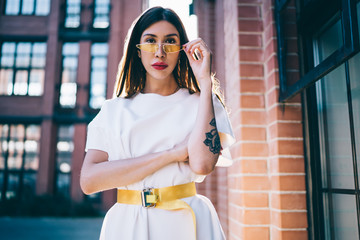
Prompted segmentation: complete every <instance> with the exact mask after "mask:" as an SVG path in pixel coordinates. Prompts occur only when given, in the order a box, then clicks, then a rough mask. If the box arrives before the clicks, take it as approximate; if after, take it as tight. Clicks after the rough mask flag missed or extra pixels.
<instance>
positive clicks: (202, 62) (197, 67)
mask: <svg viewBox="0 0 360 240" xmlns="http://www.w3.org/2000/svg"><path fill="white" fill-rule="evenodd" d="M184 52H185V53H186V56H187V57H188V59H189V62H190V66H191V68H192V70H193V72H194V75H195V77H196V79H197V80H198V82H199V84H200V88H202V89H204V88H210V89H211V57H212V54H211V51H210V49H209V48H208V46H207V45H206V43H205V42H204V41H203V40H202V39H201V38H198V39H195V40H193V41H190V42H188V43H186V44H185V45H184ZM195 55H196V56H197V58H198V59H196V58H195Z"/></svg>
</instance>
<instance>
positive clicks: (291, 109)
mask: <svg viewBox="0 0 360 240" xmlns="http://www.w3.org/2000/svg"><path fill="white" fill-rule="evenodd" d="M267 114H268V120H269V123H271V122H273V121H277V120H285V121H291V120H295V121H299V120H302V112H301V106H292V105H284V104H279V105H278V106H276V107H273V108H271V109H270V110H269V111H268V112H267Z"/></svg>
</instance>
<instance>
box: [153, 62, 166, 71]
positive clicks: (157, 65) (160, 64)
mask: <svg viewBox="0 0 360 240" xmlns="http://www.w3.org/2000/svg"><path fill="white" fill-rule="evenodd" d="M151 66H152V67H153V68H155V69H156V70H164V69H165V68H167V67H168V65H167V64H166V63H164V62H156V63H154V64H153V65H151Z"/></svg>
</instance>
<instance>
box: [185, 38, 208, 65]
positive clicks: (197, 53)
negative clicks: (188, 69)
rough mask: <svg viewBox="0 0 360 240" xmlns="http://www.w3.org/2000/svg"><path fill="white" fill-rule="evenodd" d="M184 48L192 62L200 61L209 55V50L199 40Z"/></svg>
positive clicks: (189, 43) (187, 44)
mask: <svg viewBox="0 0 360 240" xmlns="http://www.w3.org/2000/svg"><path fill="white" fill-rule="evenodd" d="M184 47H185V49H184V50H185V53H186V54H187V55H188V57H189V56H192V58H193V59H194V60H202V59H204V58H207V57H209V56H210V55H211V51H210V49H209V48H208V46H207V45H206V43H205V42H204V41H203V40H202V39H201V38H198V39H195V40H193V41H190V42H188V43H186V44H185V45H184Z"/></svg>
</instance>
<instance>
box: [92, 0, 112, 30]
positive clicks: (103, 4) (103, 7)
mask: <svg viewBox="0 0 360 240" xmlns="http://www.w3.org/2000/svg"><path fill="white" fill-rule="evenodd" d="M109 12H110V1H109V0H95V8H94V23H93V27H94V28H107V27H109Z"/></svg>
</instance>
